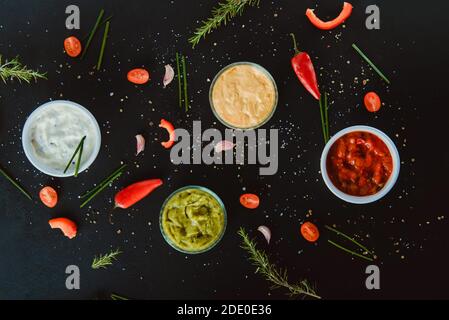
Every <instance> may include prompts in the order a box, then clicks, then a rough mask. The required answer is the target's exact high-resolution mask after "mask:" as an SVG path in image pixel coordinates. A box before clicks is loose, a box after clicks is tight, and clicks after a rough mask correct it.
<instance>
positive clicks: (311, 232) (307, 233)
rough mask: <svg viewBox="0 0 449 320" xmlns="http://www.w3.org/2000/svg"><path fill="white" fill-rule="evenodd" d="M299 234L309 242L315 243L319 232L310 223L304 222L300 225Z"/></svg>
mask: <svg viewBox="0 0 449 320" xmlns="http://www.w3.org/2000/svg"><path fill="white" fill-rule="evenodd" d="M301 234H302V236H303V237H304V239H306V240H307V241H309V242H316V241H317V240H318V238H319V237H320V231H319V230H318V228H317V226H316V225H314V224H313V223H312V222H304V223H303V224H302V225H301Z"/></svg>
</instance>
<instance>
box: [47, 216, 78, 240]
mask: <svg viewBox="0 0 449 320" xmlns="http://www.w3.org/2000/svg"><path fill="white" fill-rule="evenodd" d="M48 223H49V225H50V227H51V228H52V229H60V230H61V231H62V233H63V234H64V235H65V236H66V237H67V238H69V239H73V238H75V237H76V231H77V226H76V223H75V222H73V221H72V220H70V219H67V218H56V219H51V220H50V221H48Z"/></svg>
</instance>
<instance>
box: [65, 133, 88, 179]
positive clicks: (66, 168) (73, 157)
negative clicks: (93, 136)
mask: <svg viewBox="0 0 449 320" xmlns="http://www.w3.org/2000/svg"><path fill="white" fill-rule="evenodd" d="M85 139H86V136H84V137H83V138H82V139H81V141H80V143H79V144H78V146H77V147H76V149H75V152H74V153H73V155H72V157H71V158H70V161H69V163H67V166H66V167H65V170H64V174H65V173H67V170H69V167H70V165H71V164H72V161H73V159H75V157H76V155H77V153H78V151H79V150H80V149H81V145H82V144H84V140H85Z"/></svg>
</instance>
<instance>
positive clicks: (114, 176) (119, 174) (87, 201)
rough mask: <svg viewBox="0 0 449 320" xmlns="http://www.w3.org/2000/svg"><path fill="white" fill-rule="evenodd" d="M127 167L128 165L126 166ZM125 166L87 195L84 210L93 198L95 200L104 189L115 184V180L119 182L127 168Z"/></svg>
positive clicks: (82, 205)
mask: <svg viewBox="0 0 449 320" xmlns="http://www.w3.org/2000/svg"><path fill="white" fill-rule="evenodd" d="M125 166H126V165H125ZM125 166H122V167H120V169H119V170H116V171H115V172H114V173H112V174H111V175H110V176H109V177H107V178H106V179H104V180H103V181H102V182H100V184H99V185H98V187H97V188H94V189H93V190H92V191H90V192H88V195H87V199H86V201H84V202H83V203H82V204H81V206H80V208H84V207H85V206H86V205H87V204H88V203H89V202H90V201H91V200H92V199H93V198H95V197H96V196H97V195H98V194H99V193H100V192H101V191H103V190H104V189H106V187H107V186H109V185H110V184H111V183H112V182H114V181H115V180H117V179H118V178H119V177H120V176H121V175H122V174H123V169H124V168H125Z"/></svg>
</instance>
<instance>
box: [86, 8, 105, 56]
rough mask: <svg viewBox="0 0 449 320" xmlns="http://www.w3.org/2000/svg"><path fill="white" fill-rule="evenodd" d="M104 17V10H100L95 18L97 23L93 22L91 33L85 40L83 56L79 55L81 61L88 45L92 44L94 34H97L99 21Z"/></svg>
mask: <svg viewBox="0 0 449 320" xmlns="http://www.w3.org/2000/svg"><path fill="white" fill-rule="evenodd" d="M103 15H104V9H101V11H100V13H99V14H98V17H97V22H95V25H94V27H93V28H92V31H91V32H90V34H89V38H88V39H87V43H86V46H85V47H84V51H83V54H82V55H81V59H82V58H83V57H84V55H85V54H86V52H87V49H89V46H90V43H91V42H92V39H93V37H94V35H95V33H96V32H97V29H98V26H99V25H100V22H101V19H102V18H103Z"/></svg>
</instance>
